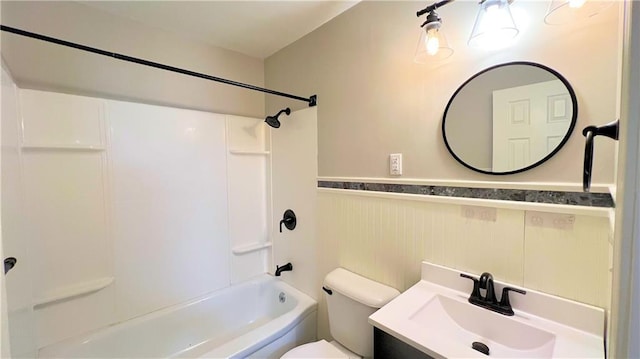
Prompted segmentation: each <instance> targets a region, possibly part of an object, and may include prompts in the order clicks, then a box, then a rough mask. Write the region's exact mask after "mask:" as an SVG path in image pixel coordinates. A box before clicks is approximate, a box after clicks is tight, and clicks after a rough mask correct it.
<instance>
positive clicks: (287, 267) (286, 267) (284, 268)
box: [276, 262, 293, 277]
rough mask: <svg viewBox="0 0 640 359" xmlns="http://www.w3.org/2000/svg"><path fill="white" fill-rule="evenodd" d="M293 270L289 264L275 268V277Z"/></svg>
mask: <svg viewBox="0 0 640 359" xmlns="http://www.w3.org/2000/svg"><path fill="white" fill-rule="evenodd" d="M292 270H293V265H292V264H291V262H289V263H287V264H285V265H282V266H278V265H277V266H276V277H279V276H280V275H281V273H282V272H286V271H292Z"/></svg>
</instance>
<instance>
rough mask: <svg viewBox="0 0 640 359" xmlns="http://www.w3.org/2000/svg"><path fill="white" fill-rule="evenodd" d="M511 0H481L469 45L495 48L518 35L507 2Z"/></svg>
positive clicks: (504, 44) (502, 45)
mask: <svg viewBox="0 0 640 359" xmlns="http://www.w3.org/2000/svg"><path fill="white" fill-rule="evenodd" d="M511 2H513V0H481V1H480V10H478V15H477V16H476V21H475V23H474V24H473V31H471V36H470V37H469V42H468V44H469V46H471V47H477V48H484V49H497V48H501V47H504V46H506V45H508V44H509V43H510V42H511V40H513V39H514V38H515V37H516V36H517V35H518V32H519V30H518V27H517V26H516V23H515V21H513V15H511V9H509V4H510V3H511Z"/></svg>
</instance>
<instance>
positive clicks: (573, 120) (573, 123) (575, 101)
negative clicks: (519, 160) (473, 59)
mask: <svg viewBox="0 0 640 359" xmlns="http://www.w3.org/2000/svg"><path fill="white" fill-rule="evenodd" d="M510 65H529V66H535V67H538V68H541V69H543V70H546V71H548V72H550V73H552V74H553V75H555V76H556V77H557V78H558V79H559V80H560V81H562V83H563V84H564V85H565V87H566V88H567V90H568V91H569V96H570V97H571V102H572V105H573V113H572V115H571V124H570V125H569V129H568V130H567V134H566V135H565V136H564V138H563V139H562V141H561V142H560V144H558V146H557V147H556V148H555V149H554V150H553V151H551V152H550V153H549V154H548V155H546V156H545V157H544V158H542V159H541V160H539V161H537V162H535V163H533V164H531V165H529V166H527V167H523V168H520V169H517V170H513V171H507V172H489V171H483V170H481V169H478V168H475V167H472V166H471V165H469V164H467V163H466V162H464V161H463V160H462V159H461V158H460V157H458V156H457V155H456V154H455V152H453V149H452V148H451V146H449V141H447V134H446V132H445V123H446V119H447V113H448V112H449V107H451V104H452V103H453V100H454V99H455V98H456V95H458V93H459V92H460V91H461V90H462V89H463V88H464V87H465V86H466V85H467V84H468V83H469V82H471V81H472V80H473V79H475V78H476V77H478V76H480V75H482V74H484V73H485V72H488V71H491V70H495V69H497V68H500V67H505V66H510ZM577 120H578V99H577V97H576V93H575V92H574V91H573V87H571V84H569V81H567V79H566V78H564V76H562V75H561V74H560V73H559V72H558V71H556V70H554V69H552V68H550V67H548V66H545V65H542V64H538V63H535V62H528V61H513V62H507V63H503V64H499V65H495V66H491V67H489V68H486V69H484V70H482V71H480V72H478V73H477V74H475V75H473V76H471V77H470V78H469V79H468V80H467V81H465V82H464V83H463V84H462V85H460V87H458V89H457V90H456V91H455V92H454V93H453V95H451V98H450V99H449V102H448V103H447V107H445V109H444V114H443V115H442V138H443V139H444V145H445V146H446V147H447V150H448V151H449V153H450V154H451V155H452V156H453V158H455V159H456V161H458V162H460V164H462V165H463V166H465V167H467V168H468V169H470V170H473V171H476V172H480V173H483V174H487V175H494V176H502V175H511V174H516V173H520V172H524V171H528V170H530V169H532V168H535V167H538V166H540V165H541V164H543V163H544V162H546V161H547V160H549V159H550V158H551V157H553V156H554V155H555V154H556V153H558V151H560V149H561V148H562V147H564V145H565V144H566V143H567V141H568V140H569V137H571V134H572V133H573V129H574V128H575V127H576V122H577Z"/></svg>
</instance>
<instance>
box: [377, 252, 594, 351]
mask: <svg viewBox="0 0 640 359" xmlns="http://www.w3.org/2000/svg"><path fill="white" fill-rule="evenodd" d="M460 273H461V272H460V271H456V270H454V269H451V268H446V267H442V266H439V265H435V264H431V263H427V262H423V263H422V280H421V281H419V282H418V283H417V284H415V285H414V286H413V287H411V288H409V289H408V290H407V291H405V292H404V293H402V294H400V295H399V296H398V297H396V298H395V299H394V300H392V301H391V302H389V303H388V304H387V305H385V306H384V307H382V308H381V309H380V310H378V311H377V312H375V313H374V314H373V315H371V316H370V317H369V323H371V324H372V325H374V326H375V327H377V328H378V329H380V330H382V331H384V332H386V333H387V334H390V335H392V336H394V337H396V338H397V339H399V340H400V341H402V342H404V343H406V344H408V345H410V346H413V347H414V348H416V349H418V350H420V351H422V352H423V353H425V354H427V355H428V356H430V357H434V358H486V357H487V355H486V354H484V353H482V351H485V350H487V349H488V351H489V357H495V358H604V326H605V314H604V310H603V309H601V308H596V307H593V306H589V305H586V304H583V303H578V302H574V301H570V300H567V299H564V298H560V297H555V296H552V295H549V294H545V293H541V292H537V291H535V290H530V289H527V293H526V295H518V296H514V297H513V298H512V300H511V304H512V307H513V311H514V312H515V314H514V315H513V316H508V315H504V314H500V313H496V312H493V311H491V310H488V309H486V308H483V307H480V306H477V305H473V304H471V303H469V302H468V298H469V294H470V292H471V289H472V284H471V283H470V281H468V280H465V279H464V278H460ZM465 274H466V273H465ZM495 284H496V290H497V292H499V290H500V289H502V287H503V286H504V285H506V284H505V283H500V282H498V281H495Z"/></svg>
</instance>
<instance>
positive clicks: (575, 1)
mask: <svg viewBox="0 0 640 359" xmlns="http://www.w3.org/2000/svg"><path fill="white" fill-rule="evenodd" d="M586 1H587V0H569V7H571V8H574V9H577V8H580V7H582V5H584V3H585V2H586Z"/></svg>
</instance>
